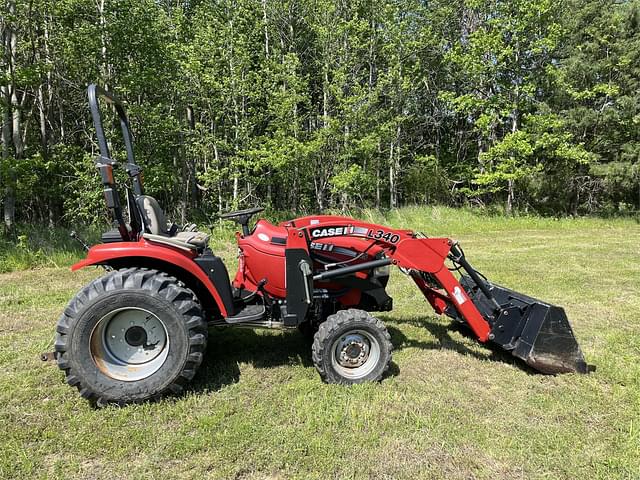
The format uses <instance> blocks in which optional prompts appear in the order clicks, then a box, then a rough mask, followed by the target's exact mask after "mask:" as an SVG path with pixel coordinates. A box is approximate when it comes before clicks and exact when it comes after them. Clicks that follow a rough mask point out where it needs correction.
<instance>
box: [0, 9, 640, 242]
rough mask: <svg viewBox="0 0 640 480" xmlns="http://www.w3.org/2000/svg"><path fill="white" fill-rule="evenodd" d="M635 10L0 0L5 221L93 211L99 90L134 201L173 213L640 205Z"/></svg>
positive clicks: (0, 167)
mask: <svg viewBox="0 0 640 480" xmlns="http://www.w3.org/2000/svg"><path fill="white" fill-rule="evenodd" d="M639 7H640V2H637V1H611V0H595V1H592V0H585V1H578V0H570V1H564V2H557V1H553V0H515V1H513V0H510V1H502V0H493V1H486V0H464V1H461V0H457V1H456V0H434V1H416V0H402V1H399V0H396V1H384V2H378V1H373V0H358V1H335V0H332V1H330V0H279V1H275V0H217V1H198V0H193V1H160V0H111V1H109V0H54V1H51V0H49V1H46V0H31V1H8V0H3V4H2V17H1V18H0V30H1V32H0V33H1V41H2V44H1V50H0V65H1V68H0V90H1V91H0V111H1V115H2V135H1V137H2V146H1V154H2V155H1V163H0V182H1V185H0V187H1V188H0V201H1V202H2V208H3V213H4V230H5V232H11V231H12V230H13V229H15V225H16V224H22V223H37V224H39V225H50V226H59V225H69V224H73V223H82V224H87V225H90V224H95V223H101V222H104V220H105V219H106V213H107V212H106V209H105V208H104V201H103V199H102V193H101V188H100V181H99V177H98V175H97V171H96V170H95V168H94V166H93V161H94V157H95V155H96V153H97V144H96V139H95V135H94V130H93V126H92V123H91V119H90V115H89V111H88V106H87V97H86V87H87V85H88V84H90V83H92V82H96V83H98V84H101V85H103V86H106V87H107V88H109V89H111V90H113V91H115V92H116V93H117V94H118V95H119V96H120V97H121V98H123V99H124V100H126V105H127V109H128V112H129V116H130V121H131V125H132V129H133V132H134V137H135V148H136V155H137V159H138V163H140V164H141V165H142V166H143V168H144V177H145V182H146V188H147V191H148V192H149V193H151V194H153V195H155V196H156V197H157V198H158V199H159V200H160V201H161V203H162V204H163V205H165V207H167V209H168V210H169V211H170V212H171V214H172V216H173V217H174V218H175V219H176V220H177V221H179V222H180V221H184V220H185V218H188V217H190V216H193V217H195V218H215V216H216V215H217V214H219V213H220V212H223V211H226V210H229V209H232V208H236V207H244V206H252V205H256V204H261V205H266V206H268V207H270V208H271V209H273V210H278V211H285V210H286V211H296V212H304V211H323V210H326V209H352V208H354V207H372V208H383V209H384V208H392V209H393V208H396V207H399V206H402V205H408V204H418V205H425V204H431V205H433V204H438V205H451V206H458V205H473V206H489V207H491V208H496V207H497V208H498V209H499V210H500V211H504V212H505V213H512V212H513V213H515V212H531V213H537V214H542V215H581V214H604V215H617V214H629V213H634V212H637V211H638V210H639V209H640V136H639V135H638V124H639V123H640V92H639V89H638V85H639V83H640V8H639ZM114 126H115V124H114V123H113V122H109V125H108V130H109V131H112V132H116V129H115V128H114ZM112 138H115V137H114V136H113V135H112ZM113 147H114V148H113V150H114V152H115V153H114V156H115V157H116V158H120V159H121V158H122V149H121V148H120V147H119V144H118V143H117V142H115V141H114V145H113Z"/></svg>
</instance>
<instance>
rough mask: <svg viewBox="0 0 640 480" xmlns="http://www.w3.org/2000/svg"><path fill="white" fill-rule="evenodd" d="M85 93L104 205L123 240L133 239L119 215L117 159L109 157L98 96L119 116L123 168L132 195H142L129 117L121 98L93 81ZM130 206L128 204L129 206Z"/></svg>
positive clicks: (132, 234)
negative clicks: (129, 182)
mask: <svg viewBox="0 0 640 480" xmlns="http://www.w3.org/2000/svg"><path fill="white" fill-rule="evenodd" d="M87 96H88V97H89V108H90V110H91V117H92V118H93V125H94V127H95V129H96V135H97V137H98V147H99V149H100V155H98V156H97V157H96V160H95V163H96V167H97V168H98V171H99V172H100V176H101V178H102V185H103V188H104V198H105V200H106V203H107V207H108V208H109V209H110V210H111V213H112V215H113V219H114V220H115V222H116V223H117V224H118V231H119V232H120V236H121V237H122V240H123V241H125V242H126V241H129V240H133V239H135V238H134V237H135V233H134V232H130V231H129V227H127V224H126V223H125V221H124V218H123V216H122V206H121V205H120V195H119V193H118V188H117V187H116V182H115V179H114V175H113V167H115V166H116V165H117V162H116V161H115V160H114V159H113V158H111V153H110V152H109V145H108V144H107V139H106V137H105V134H104V128H103V126H102V113H101V112H100V105H99V102H98V100H99V99H102V100H103V101H105V102H106V103H108V104H110V105H112V106H113V108H114V109H115V111H116V113H117V115H118V119H119V120H120V128H121V129H122V137H123V139H124V146H125V148H126V150H127V163H126V165H125V171H126V172H127V174H128V175H129V178H131V183H132V186H133V193H134V194H135V196H138V195H142V194H143V193H144V192H143V189H142V181H141V178H140V177H141V174H142V169H141V168H140V167H139V166H138V165H137V164H136V162H135V159H134V156H133V141H132V137H131V129H130V128H129V120H128V119H127V114H126V113H125V111H124V106H123V105H122V102H121V101H120V100H119V99H118V98H117V97H116V96H115V95H113V94H112V93H111V92H108V91H106V90H105V89H103V88H101V87H99V86H98V85H96V84H95V83H92V84H91V85H89V87H88V88H87ZM131 197H132V195H131V191H128V192H127V200H128V202H129V203H130V202H131V201H132V198H131ZM130 208H131V207H130Z"/></svg>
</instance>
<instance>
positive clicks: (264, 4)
mask: <svg viewBox="0 0 640 480" xmlns="http://www.w3.org/2000/svg"><path fill="white" fill-rule="evenodd" d="M261 3H262V21H263V22H264V55H265V57H266V58H267V60H269V29H268V28H267V0H262V2H261Z"/></svg>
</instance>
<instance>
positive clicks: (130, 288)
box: [55, 268, 207, 406]
mask: <svg viewBox="0 0 640 480" xmlns="http://www.w3.org/2000/svg"><path fill="white" fill-rule="evenodd" d="M56 331H57V336H56V343H55V350H56V352H58V357H57V358H58V360H57V363H58V367H59V368H60V369H61V370H63V371H64V372H65V375H66V380H67V383H68V384H69V385H71V386H74V387H76V388H77V389H78V391H79V392H80V395H82V397H84V398H85V399H87V400H89V401H90V402H92V403H95V404H97V405H98V406H102V405H105V404H118V405H126V404H129V403H140V402H143V401H146V400H154V399H158V398H160V397H161V396H163V395H165V394H167V393H181V392H182V391H183V389H184V387H185V385H186V384H187V383H188V382H189V381H190V380H191V379H192V378H193V376H194V375H195V373H196V370H197V369H198V367H199V366H200V364H201V363H202V359H203V355H204V351H205V348H206V342H207V325H206V323H205V321H204V318H203V315H202V309H201V307H200V305H199V304H198V302H197V299H196V297H195V295H194V294H193V292H192V291H191V290H189V289H187V288H185V287H184V286H183V285H182V284H181V283H179V282H178V280H177V279H175V278H174V277H171V276H169V275H167V274H166V273H164V272H159V271H157V270H151V269H145V268H128V269H124V270H118V271H114V272H111V273H109V274H107V275H105V276H103V277H101V278H98V279H96V280H94V281H93V282H91V283H90V284H89V285H87V286H86V287H85V288H83V289H82V290H81V291H80V292H79V293H78V294H77V295H76V296H75V297H74V298H73V299H72V300H71V301H70V302H69V305H68V306H67V308H66V309H65V311H64V313H63V314H62V315H61V317H60V319H59V320H58V325H57V328H56Z"/></svg>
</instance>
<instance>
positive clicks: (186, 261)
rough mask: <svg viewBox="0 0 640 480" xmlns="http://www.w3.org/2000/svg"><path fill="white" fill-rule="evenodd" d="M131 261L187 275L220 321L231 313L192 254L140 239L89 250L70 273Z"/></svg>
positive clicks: (101, 245)
mask: <svg viewBox="0 0 640 480" xmlns="http://www.w3.org/2000/svg"><path fill="white" fill-rule="evenodd" d="M131 257H144V258H152V259H155V260H161V261H163V262H167V263H170V264H172V265H175V266H176V267H178V268H180V269H182V270H184V271H186V272H188V273H190V274H191V275H193V276H194V277H195V278H196V279H198V280H199V281H200V282H201V283H202V284H203V285H204V286H205V288H206V289H207V291H208V292H209V293H210V294H211V296H212V297H213V299H214V300H215V303H216V305H217V306H218V308H219V309H220V313H221V314H222V315H223V316H224V317H227V316H229V315H230V314H232V313H233V312H228V311H227V309H226V308H225V306H224V302H223V301H222V297H221V296H220V293H219V292H218V289H217V288H216V286H215V285H214V284H213V283H212V282H211V279H210V278H209V277H208V276H207V275H206V273H205V272H204V271H203V270H202V269H201V268H200V267H199V266H198V265H197V264H196V263H195V262H194V261H193V259H194V258H195V257H196V253H195V252H187V251H183V250H179V249H177V248H172V247H168V246H165V245H163V246H160V245H155V244H153V243H151V242H148V241H146V240H144V239H142V240H140V241H139V242H114V243H104V244H100V245H95V246H93V247H91V248H90V249H89V251H88V252H87V257H86V258H85V259H84V260H81V261H80V262H78V263H76V264H74V265H72V266H71V270H72V271H74V272H75V271H76V270H79V269H81V268H84V267H87V266H91V265H108V264H109V263H110V261H111V260H116V259H127V258H131Z"/></svg>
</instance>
